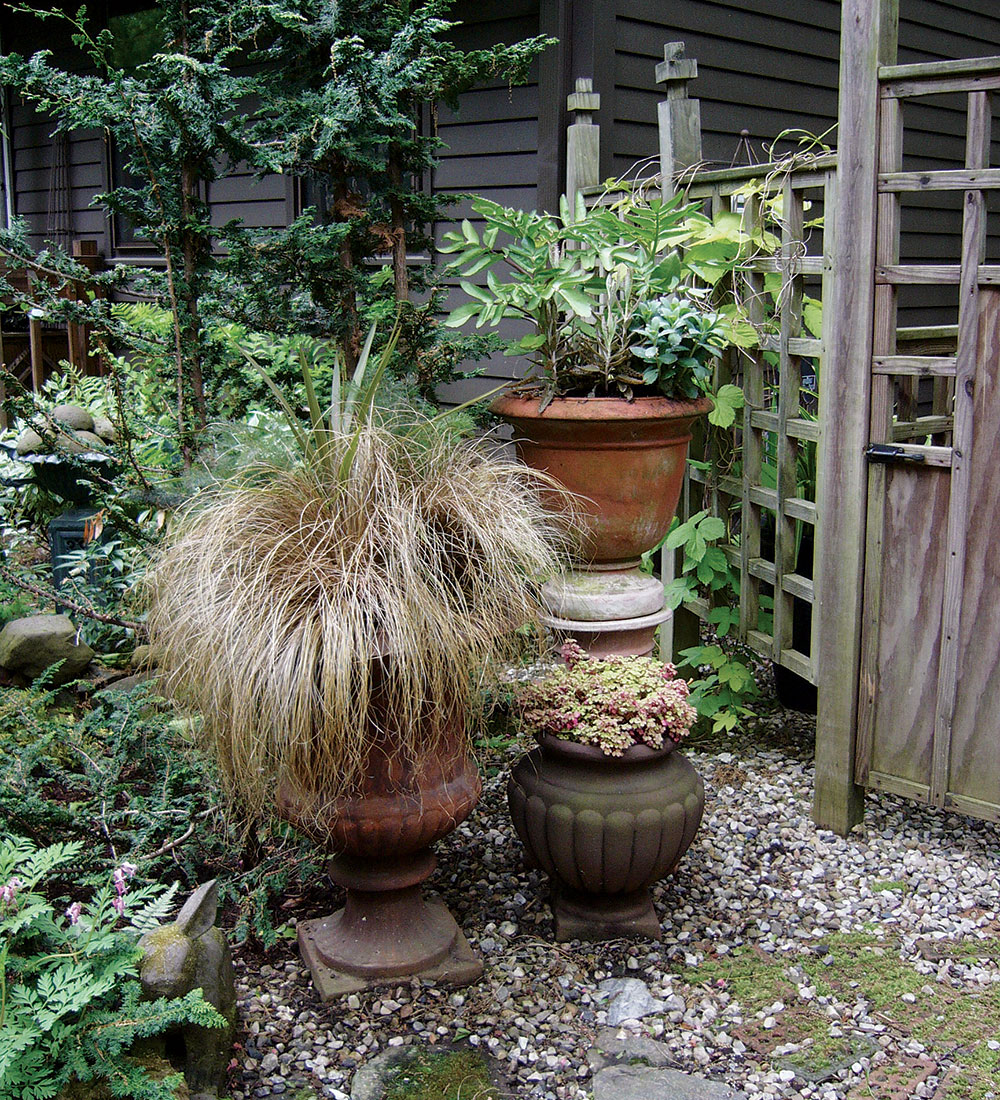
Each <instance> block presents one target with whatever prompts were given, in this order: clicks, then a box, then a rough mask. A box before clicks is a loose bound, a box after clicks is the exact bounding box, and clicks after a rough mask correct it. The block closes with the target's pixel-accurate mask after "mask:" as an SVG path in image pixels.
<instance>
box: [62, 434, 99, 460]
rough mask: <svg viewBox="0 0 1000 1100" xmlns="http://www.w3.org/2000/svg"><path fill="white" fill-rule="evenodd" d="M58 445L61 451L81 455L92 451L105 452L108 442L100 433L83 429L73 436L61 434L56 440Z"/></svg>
mask: <svg viewBox="0 0 1000 1100" xmlns="http://www.w3.org/2000/svg"><path fill="white" fill-rule="evenodd" d="M56 446H57V447H58V448H59V450H61V451H68V452H69V453H70V454H74V455H79V454H89V453H90V452H91V451H98V452H103V451H104V449H105V446H106V444H105V442H104V440H103V439H101V437H100V436H99V435H94V433H93V432H88V431H82V430H81V431H78V432H77V433H76V434H75V435H72V436H69V435H61V436H59V438H58V439H57V440H56Z"/></svg>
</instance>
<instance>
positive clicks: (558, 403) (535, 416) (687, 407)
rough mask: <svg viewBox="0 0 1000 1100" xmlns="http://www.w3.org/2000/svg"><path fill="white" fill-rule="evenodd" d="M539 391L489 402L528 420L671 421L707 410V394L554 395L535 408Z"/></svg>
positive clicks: (501, 412)
mask: <svg viewBox="0 0 1000 1100" xmlns="http://www.w3.org/2000/svg"><path fill="white" fill-rule="evenodd" d="M540 397H541V391H540V390H539V391H535V392H534V393H528V394H523V393H522V394H510V393H502V394H500V395H499V396H498V397H495V398H494V399H493V400H492V401H491V402H490V411H491V412H492V413H495V414H496V415H497V416H502V417H509V418H512V419H513V418H523V419H530V420H674V419H678V418H682V417H691V418H694V417H697V416H701V415H702V414H704V413H707V412H709V410H710V409H711V408H712V401H711V399H710V398H708V397H695V398H690V399H688V398H678V399H675V398H670V397H659V396H655V395H649V396H640V397H635V398H633V399H632V400H631V401H628V400H626V399H625V398H624V397H563V396H558V397H553V398H552V400H551V402H550V403H549V404H548V405H547V406H546V407H545V409H544V410H543V411H542V412H539V411H538V403H539V400H540Z"/></svg>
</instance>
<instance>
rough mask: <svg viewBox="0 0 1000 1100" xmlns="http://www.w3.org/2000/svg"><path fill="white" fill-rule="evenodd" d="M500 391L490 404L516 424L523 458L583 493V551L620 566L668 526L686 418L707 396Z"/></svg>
mask: <svg viewBox="0 0 1000 1100" xmlns="http://www.w3.org/2000/svg"><path fill="white" fill-rule="evenodd" d="M538 406H539V397H538V396H537V395H534V396H529V397H512V396H506V395H504V396H501V397H498V398H496V400H495V401H494V402H493V404H492V405H491V406H490V407H491V409H492V411H493V412H494V413H496V414H497V416H500V417H502V418H503V419H504V420H506V421H507V422H508V423H509V424H511V425H512V427H513V428H514V443H515V446H516V447H517V452H518V455H519V456H520V458H521V460H522V461H523V462H524V463H526V464H527V465H528V466H531V467H533V468H534V469H538V470H544V471H546V472H548V473H549V474H551V475H552V476H553V477H554V478H556V480H558V481H560V482H561V483H562V484H563V485H565V486H566V488H567V489H569V490H570V491H571V492H573V493H575V494H577V496H579V497H580V498H581V505H582V508H583V511H584V515H585V517H586V535H585V540H586V541H585V544H584V547H583V557H584V559H585V560H586V561H588V562H590V563H591V564H592V565H597V566H604V567H606V568H611V569H625V568H628V567H629V566H632V565H635V564H637V563H638V561H639V557H640V555H642V554H643V553H645V551H647V550H649V549H651V548H652V547H653V546H655V545H656V544H657V543H658V542H659V541H660V539H662V538H663V536H664V535H665V534H666V533H667V531H668V529H669V527H670V521H671V520H672V519H673V517H674V512H675V511H676V510H677V501H678V499H679V497H680V491H681V482H682V480H683V477H684V460H685V458H686V457H687V446H688V442H689V441H690V439H691V425H692V424H693V423H694V421H695V420H696V419H697V418H698V417H699V416H701V415H703V414H704V413H706V412H708V410H709V409H710V408H711V407H712V403H711V401H709V400H708V398H701V399H699V400H696V401H671V400H668V399H667V398H665V397H637V398H636V399H635V400H634V401H631V402H630V401H626V400H624V398H617V397H557V398H555V399H554V400H553V401H552V402H551V403H550V404H549V405H548V406H547V407H546V409H545V411H544V412H542V413H539V411H538Z"/></svg>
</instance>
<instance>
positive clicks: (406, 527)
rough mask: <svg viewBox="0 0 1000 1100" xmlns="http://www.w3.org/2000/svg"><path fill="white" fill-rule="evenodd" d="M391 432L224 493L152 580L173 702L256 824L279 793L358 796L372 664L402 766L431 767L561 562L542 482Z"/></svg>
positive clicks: (480, 449)
mask: <svg viewBox="0 0 1000 1100" xmlns="http://www.w3.org/2000/svg"><path fill="white" fill-rule="evenodd" d="M394 428H395V430H390V427H388V426H386V425H380V424H377V423H367V424H365V425H363V426H362V427H360V428H358V429H357V430H356V431H355V432H353V433H351V434H350V435H339V436H333V437H331V438H330V439H329V440H328V446H329V447H330V448H331V457H332V458H333V461H332V462H324V463H321V464H311V465H306V466H300V467H299V468H297V469H293V470H284V471H282V470H277V469H272V470H268V471H263V472H262V471H260V470H258V471H256V472H255V473H254V475H253V476H252V477H248V478H247V479H245V480H244V482H243V483H242V484H239V485H235V486H229V487H224V488H222V489H220V490H218V491H217V492H215V493H214V494H212V497H211V499H210V502H209V503H208V505H207V506H205V505H201V506H199V507H197V509H194V510H192V511H190V512H189V513H188V514H187V515H186V516H185V517H183V518H182V519H181V521H180V522H179V523H178V525H177V528H176V530H175V533H174V535H173V536H172V538H171V540H170V542H169V545H168V546H167V547H166V549H165V551H164V553H163V554H162V556H161V557H160V559H159V561H158V563H157V565H156V567H155V569H154V571H153V577H152V580H151V582H150V583H151V608H150V614H149V629H150V634H151V638H152V642H153V644H154V645H155V646H156V647H157V650H158V652H159V655H160V658H161V664H162V667H163V669H164V683H165V687H166V690H167V692H168V693H169V694H170V695H171V696H173V697H174V698H176V699H178V700H179V701H182V702H183V703H185V704H187V705H189V706H190V707H192V708H194V709H195V710H197V711H198V712H200V713H201V714H202V715H203V717H204V733H205V736H206V738H207V740H208V742H209V743H210V745H211V747H212V748H213V749H214V750H215V753H216V755H217V757H218V759H219V762H220V764H221V766H222V771H223V774H224V776H225V778H226V780H227V782H228V785H229V787H230V790H231V792H232V793H233V794H234V795H236V796H237V797H238V798H239V800H240V801H241V802H242V803H243V805H244V806H245V808H246V809H248V810H250V811H251V812H255V811H260V810H261V809H263V807H264V806H265V805H266V804H267V803H268V802H269V801H271V800H273V797H274V794H275V791H276V790H277V788H278V786H279V785H280V784H282V783H283V782H287V783H289V784H290V785H291V786H292V787H293V788H294V789H297V790H302V791H309V792H313V793H314V794H317V795H319V796H320V800H321V801H322V800H324V799H325V800H326V802H327V807H325V809H326V810H328V809H329V804H330V803H332V802H333V800H334V799H336V798H337V797H338V796H339V795H341V794H343V793H345V792H347V791H350V790H351V789H354V788H356V786H357V784H358V781H359V780H360V779H361V778H362V771H363V766H364V763H365V757H366V751H367V749H368V747H369V745H370V738H371V732H372V731H371V726H370V722H371V719H372V712H371V710H370V706H369V704H370V702H371V697H372V692H371V687H372V678H371V675H370V669H371V662H372V660H373V658H382V659H383V660H382V661H381V665H382V669H383V676H384V678H383V682H382V684H381V687H380V689H379V691H380V699H379V711H378V713H379V714H381V715H383V721H384V724H385V726H386V727H391V728H392V729H393V730H394V737H395V738H398V751H399V752H400V753H402V754H405V755H407V756H408V757H409V758H410V759H411V760H417V759H419V758H420V756H421V754H424V753H428V752H433V751H434V748H435V740H436V738H437V737H438V736H439V734H441V733H442V732H443V730H444V728H445V727H446V726H447V723H448V717H449V715H451V714H454V708H455V707H458V708H462V710H463V711H468V712H469V713H472V710H473V705H474V703H475V702H476V701H477V700H478V698H479V697H480V693H481V686H482V681H483V677H484V675H485V672H484V670H486V669H488V668H489V667H490V666H492V665H494V664H495V663H496V662H497V661H500V660H503V659H505V658H506V657H507V655H508V654H509V653H510V652H512V651H513V648H514V645H515V643H514V632H515V631H516V630H517V628H518V627H520V626H522V625H523V624H525V623H527V622H530V621H532V620H533V619H535V618H536V617H537V615H538V613H539V611H540V606H539V604H538V602H537V585H536V583H534V582H536V581H537V580H538V579H544V578H546V577H548V576H551V575H552V574H553V573H555V572H556V571H557V570H558V569H560V568H561V566H562V564H563V561H564V559H565V551H566V548H567V544H568V541H569V540H568V537H567V527H566V521H565V519H560V518H559V517H558V516H554V515H553V514H552V513H551V512H550V511H549V510H547V509H546V508H544V507H543V505H542V503H541V494H542V492H543V491H544V492H545V493H546V494H547V495H548V497H549V499H550V500H551V494H552V492H553V491H554V490H553V486H552V484H551V483H550V482H549V481H548V479H544V478H542V477H539V476H538V475H536V474H534V473H533V472H532V471H529V470H527V469H526V468H525V467H524V466H522V465H520V464H517V463H515V462H513V461H506V460H503V459H501V458H500V457H498V456H497V454H496V453H495V451H494V449H493V448H492V447H491V446H490V445H489V444H488V443H486V442H483V441H470V440H462V439H459V438H457V437H456V436H455V435H454V434H452V433H447V432H442V431H439V430H438V431H435V430H430V429H428V428H427V427H426V425H424V427H423V429H422V430H419V431H416V430H411V431H408V432H400V431H399V429H398V425H396V426H394ZM351 448H356V451H355V453H354V454H353V458H351V455H350V450H351ZM345 456H346V458H347V461H346V463H344V464H343V465H342V462H341V460H342V459H344V458H345ZM331 469H334V470H341V471H343V470H347V473H346V475H342V476H338V477H333V478H331V476H330V474H329V470H331ZM435 714H437V715H438V720H435ZM317 812H320V811H319V808H318V807H317Z"/></svg>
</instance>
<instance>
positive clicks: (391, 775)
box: [278, 714, 483, 1001]
mask: <svg viewBox="0 0 1000 1100" xmlns="http://www.w3.org/2000/svg"><path fill="white" fill-rule="evenodd" d="M369 732H370V735H371V747H370V749H369V751H368V757H367V767H366V778H365V780H364V782H363V783H362V784H361V785H360V786H359V788H358V789H357V790H355V791H352V792H350V793H349V794H347V795H345V796H342V797H340V798H338V799H336V800H334V801H327V800H324V796H323V794H322V792H320V791H302V790H295V789H293V788H291V787H290V786H289V785H288V784H287V783H286V784H284V785H283V786H282V787H281V789H280V790H279V792H278V810H279V813H280V814H281V816H282V817H284V818H285V819H286V820H287V821H289V822H291V823H292V824H293V825H295V826H296V827H297V828H299V829H301V830H302V831H303V832H305V833H307V834H309V835H310V836H311V837H312V838H313V839H314V840H316V841H317V842H318V843H321V844H324V845H325V846H326V847H327V848H328V849H329V850H330V851H331V852H333V853H335V854H334V855H333V857H332V858H331V860H330V877H331V878H332V879H333V880H334V882H336V883H338V884H339V885H341V886H343V887H345V888H346V890H347V900H346V904H345V906H344V908H343V909H340V910H338V911H337V912H336V913H333V914H331V915H330V916H328V917H323V918H321V919H318V920H311V921H306V922H302V923H300V924H299V926H298V942H299V950H300V951H301V953H302V957H303V959H304V960H305V962H306V964H307V965H308V966H309V969H310V971H311V972H312V977H313V983H314V985H315V986H316V988H317V990H318V991H319V994H320V996H321V998H322V999H323V1000H324V1001H328V1000H331V999H332V998H333V997H336V996H339V995H341V994H344V993H350V992H355V991H357V990H360V989H367V988H371V987H373V986H377V985H382V984H385V983H387V982H391V981H393V980H397V979H400V978H406V977H412V976H420V977H424V978H430V979H434V980H436V981H439V982H443V983H445V984H449V985H465V984H468V983H469V982H473V981H475V980H476V979H477V978H478V977H479V976H480V975H481V974H482V971H483V964H482V961H481V960H480V959H478V958H477V957H476V956H475V955H474V954H473V953H472V949H471V948H470V947H469V944H468V941H467V940H466V938H465V936H464V935H463V934H462V931H461V929H460V928H459V927H458V925H457V924H456V922H455V919H454V917H452V915H451V913H449V912H448V909H447V907H446V906H445V904H444V903H443V902H442V901H440V900H427V899H426V898H424V897H423V894H422V892H421V884H422V883H423V882H424V881H425V880H426V879H428V878H429V877H430V875H431V874H432V873H433V871H434V868H435V866H436V863H437V861H436V858H435V856H434V854H433V852H432V851H431V845H432V844H434V843H435V842H436V841H438V840H440V839H441V838H442V837H444V836H447V834H448V833H450V832H451V831H452V830H453V829H454V828H455V827H456V826H457V825H459V824H460V823H461V822H462V821H464V820H465V818H466V817H468V815H469V813H470V812H471V811H472V809H473V808H474V807H475V805H476V803H477V802H478V801H479V796H480V794H481V793H482V783H481V781H480V778H479V772H478V770H477V769H476V766H475V763H474V762H473V760H472V758H471V757H470V755H469V753H468V749H467V738H466V734H465V721H464V717H463V716H461V715H458V714H455V715H453V716H452V718H451V719H450V720H449V722H448V728H447V729H446V730H445V731H444V732H443V733H442V731H440V730H439V731H438V734H439V736H438V737H437V738H435V751H434V752H433V753H428V754H427V755H425V756H424V757H423V758H422V759H421V760H419V761H412V760H409V759H407V758H406V757H404V756H403V755H401V754H400V753H399V752H398V751H394V744H393V740H394V739H393V737H392V733H391V729H390V730H388V731H387V730H386V729H384V728H381V726H380V723H379V722H378V721H377V720H374V719H373V721H372V722H371V723H370V730H369Z"/></svg>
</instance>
